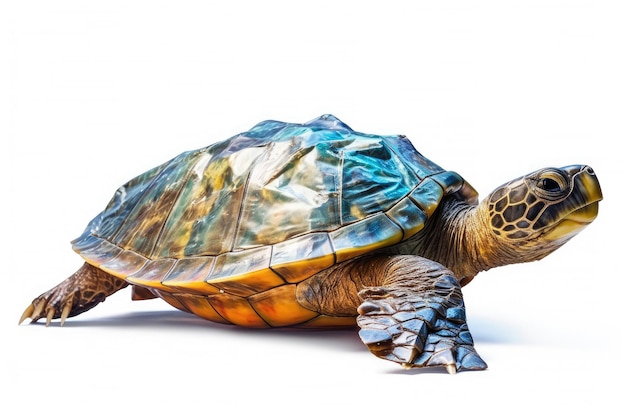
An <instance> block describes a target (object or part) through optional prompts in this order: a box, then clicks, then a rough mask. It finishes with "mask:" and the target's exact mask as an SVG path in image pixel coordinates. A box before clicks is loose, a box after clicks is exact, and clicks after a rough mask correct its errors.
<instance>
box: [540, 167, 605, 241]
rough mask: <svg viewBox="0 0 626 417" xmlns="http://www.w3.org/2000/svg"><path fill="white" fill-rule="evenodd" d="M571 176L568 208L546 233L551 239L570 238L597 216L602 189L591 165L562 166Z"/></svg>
mask: <svg viewBox="0 0 626 417" xmlns="http://www.w3.org/2000/svg"><path fill="white" fill-rule="evenodd" d="M561 169H562V170H563V171H564V172H566V173H567V174H568V175H569V176H570V178H571V184H572V188H571V194H570V195H569V197H568V201H570V202H572V203H571V205H569V204H568V208H569V209H568V210H566V211H565V212H564V214H563V216H562V218H561V220H560V221H559V222H558V224H557V225H556V226H555V227H554V228H553V229H552V230H551V231H550V232H548V234H547V235H546V238H547V239H549V240H553V241H554V240H559V239H563V238H570V237H571V236H573V235H574V234H576V233H578V232H580V231H581V230H582V229H584V228H585V227H586V226H588V225H589V224H590V223H591V222H592V221H593V220H594V219H595V218H596V217H597V216H598V208H599V202H600V200H602V189H601V188H600V182H599V181H598V177H597V176H596V174H595V172H594V171H593V169H591V167H589V166H586V165H572V166H568V167H564V168H561Z"/></svg>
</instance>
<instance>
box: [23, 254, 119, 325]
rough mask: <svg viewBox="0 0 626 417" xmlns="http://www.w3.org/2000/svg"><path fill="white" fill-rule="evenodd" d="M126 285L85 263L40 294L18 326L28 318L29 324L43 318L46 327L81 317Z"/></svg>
mask: <svg viewBox="0 0 626 417" xmlns="http://www.w3.org/2000/svg"><path fill="white" fill-rule="evenodd" d="M127 285H128V283H127V282H126V281H124V280H123V279H120V278H117V277H114V276H113V275H110V274H107V273H106V272H104V271H102V270H100V269H98V268H96V267H94V266H91V265H89V264H87V263H85V264H84V265H83V266H82V267H81V268H80V269H79V270H78V271H76V272H75V273H74V274H72V275H71V276H70V277H69V278H67V279H66V280H65V281H63V282H62V283H60V284H59V285H57V286H56V287H54V288H52V289H51V290H49V291H47V292H45V293H43V294H41V295H40V296H39V297H37V298H35V299H34V300H33V302H32V303H31V304H30V305H29V306H28V307H27V308H26V310H24V313H23V314H22V317H21V318H20V323H22V322H23V321H24V320H26V319H28V318H30V319H31V323H34V322H36V321H37V320H39V319H40V318H42V317H46V326H47V325H49V324H50V322H51V321H52V319H58V318H60V319H61V325H63V323H64V322H65V319H67V318H68V317H73V316H76V315H78V314H81V313H83V312H85V311H87V310H89V309H91V308H93V307H95V306H96V305H97V304H99V303H101V302H102V301H104V299H105V298H106V297H108V296H109V295H111V294H113V293H114V292H116V291H118V290H120V289H122V288H124V287H126V286H127Z"/></svg>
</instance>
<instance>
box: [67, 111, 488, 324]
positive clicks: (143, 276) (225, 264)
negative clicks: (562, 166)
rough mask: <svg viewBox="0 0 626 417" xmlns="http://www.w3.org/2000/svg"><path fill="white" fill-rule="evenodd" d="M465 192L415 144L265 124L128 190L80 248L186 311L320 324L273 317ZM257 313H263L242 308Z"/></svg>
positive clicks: (339, 129)
mask: <svg viewBox="0 0 626 417" xmlns="http://www.w3.org/2000/svg"><path fill="white" fill-rule="evenodd" d="M451 193H456V194H457V195H458V198H461V199H465V200H468V201H471V202H475V200H476V197H477V195H476V192H475V191H474V189H473V188H471V186H469V185H468V184H466V183H465V182H464V181H463V179H462V178H461V177H460V176H459V175H458V174H456V173H454V172H450V171H445V170H443V169H442V168H441V167H439V166H438V165H436V164H434V163H433V162H431V161H429V160H428V159H426V158H425V157H423V156H422V155H421V154H420V153H419V152H417V151H416V150H415V149H414V147H413V146H412V144H411V143H410V142H409V141H408V139H406V138H405V137H403V136H378V135H370V134H362V133H358V132H355V131H353V130H352V129H351V128H349V127H348V126H347V125H345V124H344V123H343V122H341V121H340V120H339V119H337V118H335V117H334V116H331V115H324V116H321V117H319V118H317V119H315V120H312V121H310V122H308V123H304V124H291V123H283V122H278V121H265V122H262V123H259V124H258V125H256V126H254V127H253V128H252V129H250V130H249V131H248V132H245V133H241V134H239V135H236V136H234V137H232V138H230V139H228V140H225V141H222V142H218V143H215V144H213V145H210V146H208V147H205V148H202V149H198V150H195V151H189V152H185V153H183V154H181V155H179V156H177V157H176V158H174V159H172V160H170V161H169V162H166V163H164V164H162V165H160V166H158V167H156V168H153V169H151V170H149V171H148V172H146V173H144V174H142V175H140V176H138V177H136V178H134V179H132V180H131V181H129V182H128V183H126V184H124V185H123V186H122V187H120V188H119V189H118V190H117V192H116V193H115V195H114V197H113V198H112V200H111V201H110V202H109V204H108V206H107V207H106V209H105V210H104V211H103V212H102V213H100V214H99V215H98V216H96V217H95V218H94V219H93V220H92V221H91V222H90V223H89V225H88V227H87V228H86V230H85V231H84V233H83V234H82V235H81V236H80V237H79V238H78V239H76V240H74V241H73V242H72V243H73V248H74V250H76V251H77V252H78V253H79V254H80V255H81V256H82V257H83V258H84V259H85V260H86V261H87V262H88V263H90V264H92V265H94V266H97V267H99V268H101V269H102V270H104V271H106V272H108V273H110V274H112V275H115V276H117V277H119V278H122V279H126V280H127V281H129V282H130V283H132V284H134V285H138V286H143V287H146V288H149V289H151V290H153V291H154V292H155V294H158V295H159V296H161V297H162V298H164V299H165V300H166V301H168V302H170V303H171V304H173V305H175V306H176V307H178V308H181V309H183V310H189V311H192V312H194V313H196V314H199V315H201V316H204V317H205V318H209V319H212V320H216V321H226V322H235V323H237V324H244V325H264V324H267V323H269V324H270V325H283V324H285V323H286V324H291V323H293V322H304V321H306V320H309V319H311V318H313V317H314V315H311V312H308V311H300V310H298V309H296V310H289V312H288V313H287V314H282V313H281V314H280V315H277V316H280V317H278V318H276V317H273V318H272V317H270V318H268V317H266V316H265V315H264V314H265V313H264V312H267V311H269V310H272V311H273V310H274V309H275V308H276V306H275V301H272V300H276V299H280V300H282V301H281V302H282V303H285V300H289V299H290V296H291V299H293V302H294V303H295V296H293V294H295V284H297V283H299V282H301V281H303V280H305V279H307V278H309V277H311V276H312V275H314V274H315V273H317V272H319V271H321V270H323V269H325V268H328V267H330V266H332V265H333V264H335V263H337V262H342V261H345V260H347V259H351V258H354V257H356V256H359V255H362V254H365V253H368V252H370V251H373V250H376V249H379V248H383V247H386V246H390V245H394V244H396V243H399V242H401V241H403V240H405V239H408V238H410V237H411V236H413V235H414V234H415V233H417V232H418V231H419V230H420V229H421V228H422V227H423V226H424V222H425V221H426V219H427V218H428V216H430V215H431V214H432V213H433V211H434V210H435V209H436V207H437V205H438V204H439V202H440V201H441V199H442V197H443V196H444V195H446V194H451ZM292 293H293V294H292ZM276 294H280V297H276V296H275V295H276ZM198 295H201V296H202V297H198ZM201 299H202V301H201ZM205 300H211V302H210V306H199V305H198V303H206V302H207V301H205ZM264 303H265V304H267V305H265V304H264ZM268 303H269V304H268ZM287 304H288V302H287ZM250 308H252V309H254V311H255V312H256V315H254V316H248V315H246V314H239V313H233V311H235V312H236V311H237V310H238V309H239V310H241V309H243V310H246V309H250ZM267 314H270V313H267ZM258 315H260V317H258ZM300 316H302V317H300ZM309 316H310V317H309ZM241 317H246V318H245V319H241ZM254 320H258V321H259V323H253V322H251V321H254ZM238 321H245V323H238ZM287 322H289V323H287Z"/></svg>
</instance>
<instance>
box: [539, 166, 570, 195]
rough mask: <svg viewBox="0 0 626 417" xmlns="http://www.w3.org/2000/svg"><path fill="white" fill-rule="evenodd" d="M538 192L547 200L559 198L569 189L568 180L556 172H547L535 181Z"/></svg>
mask: <svg viewBox="0 0 626 417" xmlns="http://www.w3.org/2000/svg"><path fill="white" fill-rule="evenodd" d="M535 181H536V182H535V185H536V189H537V191H538V192H539V193H540V194H541V195H543V196H544V197H547V198H555V197H559V196H560V195H561V194H562V193H564V192H566V190H567V189H568V182H567V178H566V177H565V176H564V175H563V174H561V173H560V172H558V171H556V170H546V171H544V172H542V173H540V174H539V175H538V177H537V178H536V180H535Z"/></svg>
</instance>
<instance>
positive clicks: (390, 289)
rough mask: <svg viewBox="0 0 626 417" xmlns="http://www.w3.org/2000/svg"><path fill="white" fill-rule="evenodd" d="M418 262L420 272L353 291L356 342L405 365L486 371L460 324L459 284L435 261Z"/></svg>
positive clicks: (462, 322)
mask: <svg viewBox="0 0 626 417" xmlns="http://www.w3.org/2000/svg"><path fill="white" fill-rule="evenodd" d="M422 261H424V263H425V265H426V266H427V271H426V273H424V271H419V274H421V276H414V277H413V279H411V280H408V282H407V280H400V281H398V280H396V282H395V283H391V284H390V285H388V286H381V287H372V288H367V289H365V290H363V291H361V292H360V293H359V295H360V296H361V298H362V299H363V300H364V301H363V303H362V304H361V306H360V307H359V309H358V312H359V314H360V316H359V317H358V318H357V323H358V325H359V326H360V327H361V330H360V332H359V336H360V337H361V340H362V341H363V343H365V344H366V345H367V347H368V348H369V349H370V351H371V352H372V353H373V354H374V355H376V356H378V357H380V358H382V359H387V360H390V361H393V362H397V363H400V364H401V365H402V366H403V367H406V368H414V367H432V366H443V367H445V368H446V370H447V371H448V372H449V373H455V372H456V371H457V370H458V371H461V370H480V369H486V368H487V364H486V363H485V362H484V361H483V360H482V359H481V358H480V356H478V354H477V353H476V350H475V349H474V342H473V340H472V336H471V335H470V332H469V330H468V328H467V323H466V322H465V306H464V304H463V296H462V293H461V287H460V285H459V283H458V282H457V280H456V279H455V278H454V277H453V276H452V275H451V273H449V271H447V270H445V269H444V268H443V267H440V266H439V264H436V263H434V262H430V261H426V260H422ZM422 266H424V265H422ZM439 267H440V268H439ZM412 272H413V274H415V273H417V272H418V271H417V270H415V268H414V269H413V271H412Z"/></svg>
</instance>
